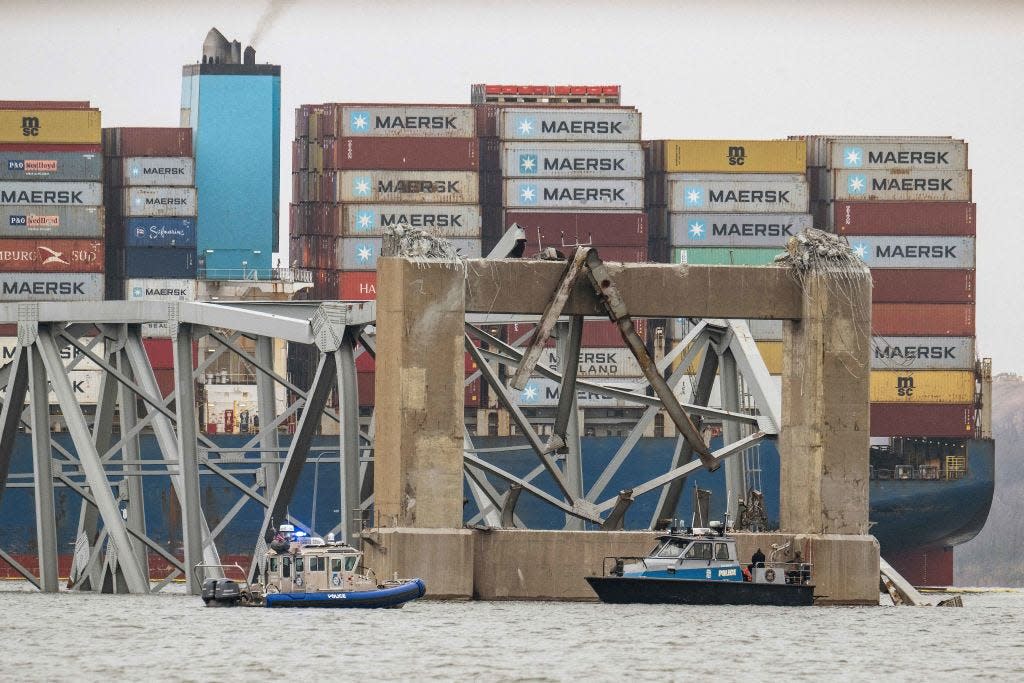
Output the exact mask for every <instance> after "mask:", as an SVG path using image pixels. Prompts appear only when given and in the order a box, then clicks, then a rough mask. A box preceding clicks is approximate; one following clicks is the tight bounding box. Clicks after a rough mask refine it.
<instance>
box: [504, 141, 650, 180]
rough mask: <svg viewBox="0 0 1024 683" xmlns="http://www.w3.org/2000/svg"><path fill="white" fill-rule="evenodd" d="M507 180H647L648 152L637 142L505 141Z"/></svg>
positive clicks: (505, 172) (505, 171)
mask: <svg viewBox="0 0 1024 683" xmlns="http://www.w3.org/2000/svg"><path fill="white" fill-rule="evenodd" d="M501 170H502V174H503V175H504V176H505V177H506V178H643V177H644V152H643V150H642V149H641V148H640V145H639V144H636V143H612V142H609V143H595V144H570V143H563V142H503V143H502V144H501Z"/></svg>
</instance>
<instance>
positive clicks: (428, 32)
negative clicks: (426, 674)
mask: <svg viewBox="0 0 1024 683" xmlns="http://www.w3.org/2000/svg"><path fill="white" fill-rule="evenodd" d="M278 4H280V5H281V7H280V11H279V12H278V14H277V17H276V19H275V21H273V22H272V23H270V24H269V25H265V26H264V29H263V31H262V35H261V38H260V41H259V44H258V45H257V46H256V47H257V60H258V61H260V62H264V61H269V62H272V63H275V64H281V65H282V79H281V83H282V85H281V89H282V121H283V130H282V135H281V137H282V148H283V149H282V157H281V158H282V183H281V188H282V197H281V199H282V202H285V203H286V202H287V201H288V200H289V195H290V192H291V183H290V177H289V176H290V172H291V169H290V159H291V152H290V139H291V137H292V125H293V121H294V117H293V113H292V112H293V110H294V108H295V107H296V106H298V105H299V104H302V103H308V102H332V101H333V102H337V101H352V102H359V101H363V102H392V101H401V102H467V101H468V99H469V85H470V84H471V83H474V82H492V83H493V82H509V83H557V82H573V83H621V84H622V86H623V96H624V100H625V102H626V103H628V104H632V105H636V106H637V107H638V108H639V109H640V110H641V111H642V112H643V129H644V137H645V138H673V137H675V138H718V137H721V138H769V137H780V136H785V135H790V134H796V133H863V134H876V133H877V134H934V135H939V134H941V135H953V136H956V137H962V138H964V139H966V140H967V141H968V143H969V144H970V155H969V164H970V166H971V168H972V169H973V171H974V199H975V201H976V202H977V203H978V225H979V227H978V248H977V257H978V277H977V285H978V293H979V297H978V349H979V351H980V353H982V354H983V355H986V356H992V357H993V359H994V364H995V369H996V371H997V372H998V371H1018V372H1020V371H1024V347H1022V341H1021V340H1024V277H1021V274H1020V273H1021V265H1020V264H1021V246H1022V242H1024V240H1022V238H1021V225H1020V223H1021V220H1020V217H1019V214H1020V207H1021V202H1022V199H1024V196H1022V192H1021V191H1020V189H1019V188H1020V183H1021V179H1022V178H1024V161H1022V158H1021V154H1020V150H1021V149H1022V144H1021V143H1022V142H1024V139H1022V138H1024V133H1022V117H1021V115H1020V112H1021V109H1022V105H1024V85H1022V83H1024V77H1022V74H1024V40H1022V36H1024V6H1022V5H1021V4H1019V3H1010V2H1005V3H1003V2H988V3H970V2H956V3H953V2H945V3H944V2H908V3H902V4H900V5H898V6H896V7H893V6H892V5H893V4H894V3H888V2H873V1H866V2H858V3H839V2H821V1H820V0H819V1H818V2H789V3H786V2H774V3H772V2H749V3H748V2H731V3H730V2H717V3H716V2H671V3H667V2H641V1H637V0H634V1H633V2H621V1H620V2H587V3H584V2H575V3H563V4H558V3H554V2H536V1H520V2H514V3H512V2H500V3H499V2H483V1H481V0H477V1H476V2H464V1H461V0H449V1H448V2H437V3H430V2H394V1H390V2H389V1H380V0H378V1H376V2H365V3H354V2H318V1H314V0H294V1H293V2H284V3H278ZM267 7H268V3H264V2H253V3H247V2H237V1H236V2H230V3H229V2H218V1H216V0H209V1H206V2H172V1H170V0H167V1H165V2H161V3H150V2H138V1H136V2H89V1H83V2H74V3H71V2H64V3H62V2H46V1H43V2H34V3H24V2H8V1H3V2H0V11H2V12H3V17H4V32H3V33H4V79H3V94H2V95H0V96H2V97H3V98H5V99H89V100H91V101H92V102H93V103H94V104H95V105H96V106H98V107H100V108H101V109H102V110H103V121H104V125H106V126H132V125H163V126H167V125H177V123H178V107H179V100H180V83H181V65H182V64H184V63H190V62H194V61H196V60H197V59H198V57H199V55H200V54H201V46H202V41H203V38H204V37H205V35H206V32H207V30H209V28H210V27H211V26H216V27H217V28H219V29H220V30H221V31H222V32H223V33H224V35H226V36H227V37H228V38H229V39H235V38H237V39H238V40H240V41H242V42H243V44H247V43H248V42H249V39H250V37H251V36H252V35H253V32H254V30H255V29H256V26H257V23H258V20H259V18H260V16H262V15H264V12H265V10H266V9H267ZM282 216H287V211H282ZM282 227H283V229H284V230H285V231H286V230H287V226H286V225H283V226H282ZM282 242H283V243H286V242H287V239H286V238H284V239H282Z"/></svg>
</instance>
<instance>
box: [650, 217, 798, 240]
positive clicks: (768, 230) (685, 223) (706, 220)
mask: <svg viewBox="0 0 1024 683" xmlns="http://www.w3.org/2000/svg"><path fill="white" fill-rule="evenodd" d="M813 223H814V221H813V219H812V217H811V215H810V214H806V213H795V214H785V213H768V214H756V213H733V214H714V213H670V214H669V230H670V231H671V238H672V243H673V244H676V245H679V246H684V245H685V246H694V247H783V246H785V244H786V242H787V241H788V240H789V238H790V237H793V236H794V235H796V234H797V233H798V232H800V231H801V230H805V229H807V228H811V227H814V225H813Z"/></svg>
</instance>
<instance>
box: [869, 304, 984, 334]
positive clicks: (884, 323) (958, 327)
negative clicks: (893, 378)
mask: <svg viewBox="0 0 1024 683" xmlns="http://www.w3.org/2000/svg"><path fill="white" fill-rule="evenodd" d="M871 332H872V334H875V335H891V336H895V335H899V336H905V337H928V336H936V337H972V336H974V304H874V305H873V306H872V307H871Z"/></svg>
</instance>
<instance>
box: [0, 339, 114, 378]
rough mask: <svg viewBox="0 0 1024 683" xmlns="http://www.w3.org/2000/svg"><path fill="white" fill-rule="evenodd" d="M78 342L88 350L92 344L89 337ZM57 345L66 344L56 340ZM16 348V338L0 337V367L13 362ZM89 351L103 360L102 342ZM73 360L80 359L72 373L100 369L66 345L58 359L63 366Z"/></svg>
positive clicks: (72, 347) (94, 362)
mask: <svg viewBox="0 0 1024 683" xmlns="http://www.w3.org/2000/svg"><path fill="white" fill-rule="evenodd" d="M78 341H79V343H81V344H82V345H83V346H85V347H86V348H88V347H89V344H91V343H92V339H91V338H89V337H84V338H81V339H79V340H78ZM57 343H58V345H60V344H64V343H66V342H64V340H63V339H58V340H57ZM17 348H18V338H17V337H0V366H3V365H7V364H8V363H10V362H11V361H12V360H14V354H15V352H16V351H17ZM90 350H91V351H92V353H94V354H96V355H97V356H99V357H100V358H105V356H104V352H103V341H102V340H101V341H99V342H97V343H96V345H95V346H93V347H92V349H90ZM75 358H80V359H81V360H79V361H78V362H77V363H76V364H75V367H74V371H78V370H99V369H100V366H99V365H97V364H96V361H94V360H92V359H91V358H89V357H88V356H86V355H85V354H84V353H82V352H81V351H79V350H78V349H77V348H75V347H74V346H71V344H68V345H67V346H65V347H64V348H63V349H61V352H60V359H61V361H63V363H64V364H65V365H67V364H68V363H70V362H71V361H72V360H73V359H75Z"/></svg>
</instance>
